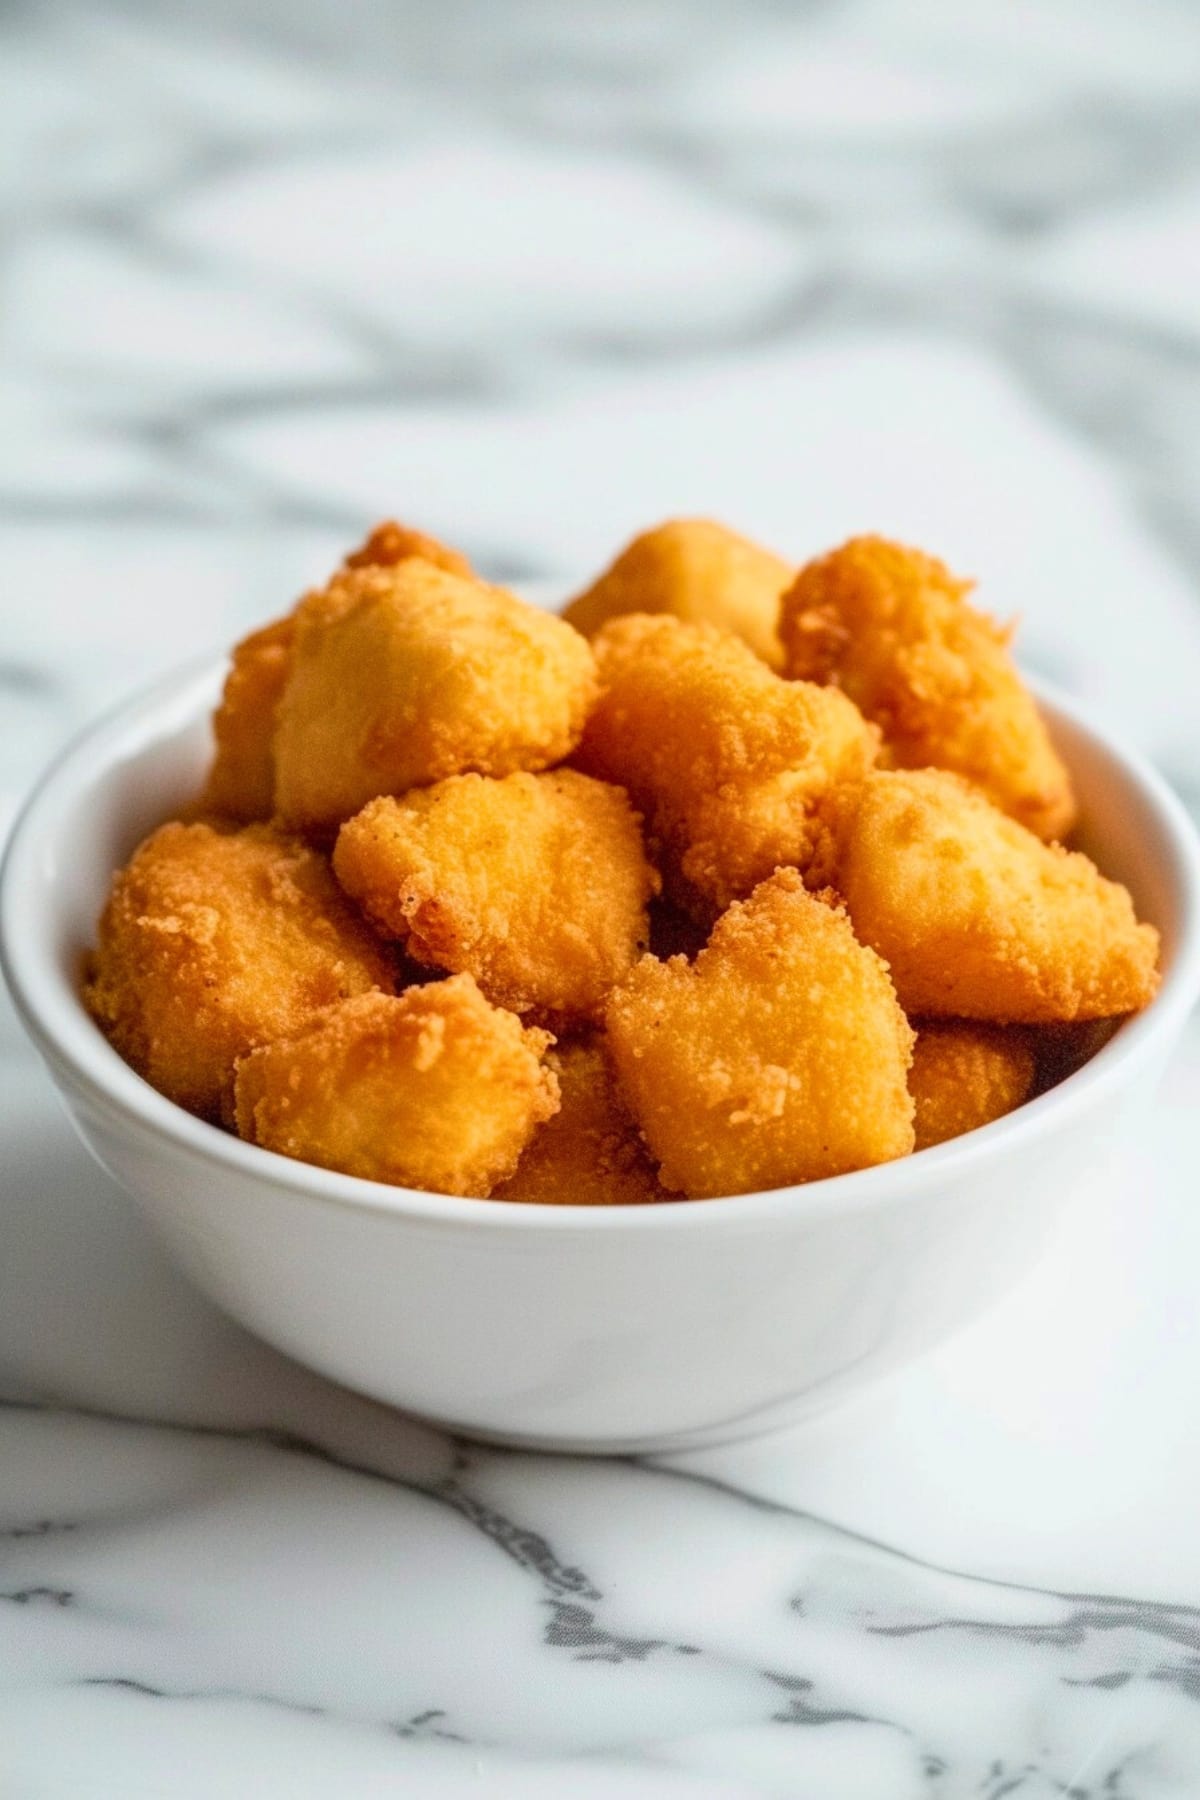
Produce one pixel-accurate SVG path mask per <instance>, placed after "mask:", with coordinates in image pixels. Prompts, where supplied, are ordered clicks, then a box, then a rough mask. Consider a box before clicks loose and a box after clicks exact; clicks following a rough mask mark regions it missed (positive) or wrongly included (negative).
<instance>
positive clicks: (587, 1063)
mask: <svg viewBox="0 0 1200 1800" xmlns="http://www.w3.org/2000/svg"><path fill="white" fill-rule="evenodd" d="M546 1063H547V1066H548V1067H549V1068H551V1069H553V1070H554V1073H555V1074H556V1075H557V1076H558V1085H559V1090H560V1092H561V1095H562V1105H561V1108H560V1110H559V1111H558V1112H556V1113H555V1115H554V1117H553V1118H552V1119H549V1120H547V1122H546V1124H544V1125H540V1126H539V1127H538V1129H537V1131H536V1132H535V1134H534V1137H533V1141H532V1142H531V1144H530V1145H529V1148H528V1149H527V1150H526V1152H525V1154H524V1156H523V1157H522V1158H521V1160H520V1162H519V1163H518V1164H517V1172H516V1174H515V1175H514V1176H513V1178H512V1180H511V1181H506V1182H504V1183H503V1184H502V1186H500V1187H498V1188H497V1189H496V1190H495V1192H494V1194H493V1196H492V1198H493V1199H495V1200H528V1201H533V1202H534V1203H535V1204H537V1205H539V1206H641V1205H645V1204H646V1203H647V1202H649V1201H655V1200H669V1199H671V1198H672V1196H671V1195H670V1194H668V1193H666V1192H665V1190H664V1189H663V1188H661V1187H660V1186H659V1184H658V1177H657V1176H656V1175H655V1173H654V1165H653V1163H652V1162H651V1161H650V1158H649V1157H648V1156H647V1154H646V1151H645V1147H644V1145H643V1144H642V1142H641V1139H640V1138H639V1137H638V1133H637V1127H636V1126H635V1125H634V1123H633V1120H632V1119H631V1118H630V1116H629V1113H628V1111H627V1110H626V1108H625V1106H624V1104H623V1102H622V1100H621V1097H620V1095H619V1093H618V1092H617V1086H616V1082H615V1081H614V1079H613V1075H612V1071H611V1070H610V1068H609V1066H608V1061H607V1058H606V1057H605V1054H604V1046H603V1043H602V1042H601V1041H600V1040H599V1039H595V1040H592V1041H590V1042H580V1043H574V1044H564V1045H563V1046H562V1047H561V1048H560V1049H557V1050H551V1051H550V1053H549V1054H548V1056H547V1057H546Z"/></svg>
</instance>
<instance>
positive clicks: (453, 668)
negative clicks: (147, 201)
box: [275, 557, 596, 828]
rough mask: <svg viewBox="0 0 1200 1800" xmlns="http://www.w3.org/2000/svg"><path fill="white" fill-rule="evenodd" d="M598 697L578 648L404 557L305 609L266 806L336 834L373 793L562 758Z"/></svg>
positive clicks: (473, 588)
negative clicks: (272, 793)
mask: <svg viewBox="0 0 1200 1800" xmlns="http://www.w3.org/2000/svg"><path fill="white" fill-rule="evenodd" d="M595 689H596V674H595V663H594V660H593V657H592V652H591V649H590V648H589V646H588V644H587V642H586V640H585V639H584V638H582V637H580V635H579V633H578V632H577V631H576V630H575V629H574V628H573V627H572V626H570V625H566V624H564V623H563V621H562V620H561V619H557V618H554V617H553V616H552V615H551V614H549V613H544V612H539V611H538V609H537V608H536V607H533V606H526V605H525V604H524V603H523V602H522V601H520V600H518V599H516V598H515V596H514V595H512V594H508V593H505V592H504V590H503V589H501V588H495V587H487V586H485V585H484V584H483V583H482V582H479V581H473V580H467V579H465V578H464V577H462V576H459V575H452V574H450V573H449V572H448V571H447V570H445V569H438V568H435V567H434V566H433V564H432V563H427V562H423V561H421V559H420V558H418V557H410V558H408V559H407V560H405V561H403V562H400V563H398V564H396V566H395V567H394V568H382V567H378V566H370V567H367V568H361V569H349V570H346V571H345V572H344V573H343V574H341V575H338V576H336V577H335V578H334V580H333V581H332V582H331V583H330V584H329V587H328V588H326V589H325V590H323V591H322V592H321V593H318V594H314V595H311V596H310V597H309V598H308V599H307V600H305V601H304V602H302V604H301V606H300V609H299V612H298V613H297V617H296V642H295V651H294V659H293V664H292V670H291V674H290V676H289V678H288V683H287V687H286V688H285V690H284V694H283V698H282V700H281V701H280V703H279V708H278V714H277V719H278V723H277V728H276V733H275V800H276V805H277V806H278V808H279V811H280V812H281V813H282V814H283V816H284V817H285V818H286V819H287V820H288V821H289V822H291V823H293V824H296V825H301V826H304V827H308V828H321V827H325V828H328V827H332V826H336V825H340V824H341V823H342V822H343V821H344V820H345V819H348V818H350V817H351V815H352V814H354V813H356V812H358V811H359V810H360V809H361V808H362V807H363V806H365V805H366V803H367V801H368V800H373V799H374V798H375V797H376V796H377V795H379V794H399V793H404V792H406V791H407V790H408V789H409V788H412V787H423V786H426V785H428V784H429V783H432V782H434V781H440V780H442V779H444V778H445V777H446V776H448V775H459V774H464V773H466V772H467V771H469V770H473V771H475V772H477V773H480V774H484V775H507V774H510V773H511V772H513V771H514V770H518V769H529V770H537V769H543V768H546V767H548V766H549V765H551V764H553V763H556V762H560V761H561V760H562V759H563V757H565V756H566V755H567V754H568V753H569V752H570V751H571V750H572V749H573V748H574V747H575V745H576V744H577V743H578V741H579V737H580V733H581V732H582V730H583V723H584V719H585V718H586V716H587V711H588V708H589V706H590V705H591V703H592V699H593V696H594V694H595Z"/></svg>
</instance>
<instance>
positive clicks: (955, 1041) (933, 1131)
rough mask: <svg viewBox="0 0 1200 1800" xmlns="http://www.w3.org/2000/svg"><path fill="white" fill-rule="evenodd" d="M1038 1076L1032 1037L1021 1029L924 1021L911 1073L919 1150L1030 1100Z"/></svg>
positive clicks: (916, 1044)
mask: <svg viewBox="0 0 1200 1800" xmlns="http://www.w3.org/2000/svg"><path fill="white" fill-rule="evenodd" d="M1036 1073H1037V1061H1036V1058H1035V1056H1034V1052H1033V1045H1032V1043H1031V1042H1030V1037H1029V1033H1028V1032H1025V1031H1022V1030H1021V1029H1020V1027H1019V1026H1016V1027H1010V1028H1008V1029H1005V1027H1003V1026H999V1025H973V1024H968V1023H967V1022H966V1021H964V1020H962V1019H945V1020H942V1021H940V1022H935V1021H932V1020H927V1021H923V1022H922V1023H921V1024H919V1025H918V1027H917V1041H916V1043H915V1044H914V1046H913V1060H912V1068H911V1069H910V1070H909V1071H908V1089H909V1092H910V1094H911V1095H912V1097H913V1102H914V1104H915V1106H916V1109H917V1110H916V1131H917V1143H916V1147H917V1149H918V1150H928V1149H929V1148H930V1146H931V1145H933V1144H942V1143H945V1141H946V1140H947V1138H955V1137H961V1136H962V1134H963V1132H964V1131H974V1130H976V1128H977V1127H978V1126H980V1125H990V1124H991V1122H992V1120H993V1119H1002V1118H1003V1117H1004V1115H1005V1113H1010V1112H1012V1111H1013V1110H1014V1108H1016V1107H1018V1106H1021V1105H1023V1104H1024V1102H1025V1101H1026V1100H1028V1098H1029V1096H1030V1094H1031V1092H1032V1091H1033V1084H1034V1078H1035V1075H1036Z"/></svg>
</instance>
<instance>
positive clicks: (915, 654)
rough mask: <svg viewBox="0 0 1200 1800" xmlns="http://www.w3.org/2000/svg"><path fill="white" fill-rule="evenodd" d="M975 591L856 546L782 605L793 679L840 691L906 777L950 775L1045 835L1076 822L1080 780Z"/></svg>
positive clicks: (884, 545) (889, 548)
mask: <svg viewBox="0 0 1200 1800" xmlns="http://www.w3.org/2000/svg"><path fill="white" fill-rule="evenodd" d="M972 586H973V583H971V582H969V581H960V580H958V579H957V577H955V576H953V575H952V574H951V573H950V571H949V570H948V569H947V568H946V567H945V565H944V564H943V563H940V562H938V561H936V560H935V558H933V557H931V556H925V555H923V554H922V553H921V552H920V551H919V550H908V549H905V548H904V547H903V546H902V545H900V544H892V543H889V542H888V541H887V540H886V539H885V538H880V537H860V538H852V539H851V541H850V542H849V543H848V544H843V545H842V547H841V549H840V550H834V551H831V552H830V554H829V555H828V556H822V557H819V558H818V559H817V560H816V561H815V562H810V563H809V564H807V566H806V567H805V568H803V569H801V571H800V573H799V575H797V577H796V579H795V582H794V583H793V585H792V586H791V587H790V588H789V589H788V591H787V593H786V594H785V595H784V596H783V604H782V610H781V614H780V636H781V637H782V639H783V645H784V651H785V654H786V658H787V663H786V667H787V673H788V674H789V675H793V676H799V677H803V678H804V679H805V680H807V681H819V682H832V683H834V684H836V685H837V686H838V687H840V688H842V689H843V691H844V692H845V693H847V694H849V696H850V698H851V699H852V700H854V701H855V702H856V703H857V705H858V706H859V707H860V708H861V709H862V711H863V712H864V713H865V714H866V716H867V718H868V719H873V720H875V722H876V723H877V724H878V725H879V726H881V727H882V730H883V736H884V744H885V750H886V753H887V754H888V759H889V760H890V761H891V762H892V763H893V764H895V765H896V766H898V767H900V768H905V769H923V768H938V769H952V770H954V771H955V772H956V773H957V774H959V775H965V776H966V777H967V778H968V779H969V780H971V781H974V782H976V783H977V784H978V785H979V786H980V787H981V788H982V789H983V790H984V792H985V793H986V794H987V795H988V796H989V798H990V799H992V800H993V801H994V802H995V804H996V805H997V806H998V807H999V808H1000V809H1001V811H1002V812H1006V813H1009V814H1011V815H1012V817H1013V818H1014V819H1019V820H1020V822H1021V823H1022V824H1023V825H1027V826H1028V827H1029V829H1030V830H1031V831H1033V832H1036V834H1037V836H1038V837H1041V838H1060V837H1062V836H1064V835H1065V833H1066V832H1067V831H1069V830H1070V828H1071V825H1072V823H1073V822H1074V818H1075V801H1074V797H1073V795H1072V792H1071V780H1070V777H1069V775H1068V774H1067V771H1066V769H1065V768H1064V766H1063V764H1062V763H1061V761H1060V760H1059V758H1058V756H1057V755H1056V754H1055V751H1054V748H1053V746H1052V744H1051V742H1050V738H1049V735H1048V734H1047V731H1046V727H1045V726H1044V725H1043V723H1042V720H1041V717H1040V715H1039V713H1038V711H1037V708H1036V706H1035V705H1034V702H1033V697H1032V695H1031V694H1030V693H1029V692H1028V690H1027V689H1026V687H1025V685H1024V683H1023V682H1022V680H1021V677H1020V675H1019V674H1018V673H1017V669H1016V666H1015V664H1014V663H1013V660H1012V657H1011V655H1010V654H1009V648H1008V643H1009V636H1010V633H1009V632H1007V631H1004V630H1002V629H1001V628H1000V627H999V626H998V625H996V623H995V622H994V621H993V620H992V619H989V618H988V617H987V616H986V615H985V614H984V613H981V612H977V611H976V610H975V609H974V607H972V606H969V605H968V604H967V601H966V598H965V596H966V595H967V594H968V593H969V592H970V591H971V588H972Z"/></svg>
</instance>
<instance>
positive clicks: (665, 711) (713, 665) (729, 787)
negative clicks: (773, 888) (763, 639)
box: [576, 613, 878, 921]
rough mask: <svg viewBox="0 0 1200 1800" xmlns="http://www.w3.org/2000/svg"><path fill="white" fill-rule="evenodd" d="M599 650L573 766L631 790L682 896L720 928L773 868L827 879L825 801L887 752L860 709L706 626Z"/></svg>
mask: <svg viewBox="0 0 1200 1800" xmlns="http://www.w3.org/2000/svg"><path fill="white" fill-rule="evenodd" d="M594 647H595V651H596V658H597V663H598V666H599V669H600V678H601V694H600V698H599V700H598V701H597V703H596V706H595V708H594V709H593V711H592V714H591V716H590V718H589V720H588V724H587V728H586V730H585V733H584V738H583V743H582V745H581V746H580V749H579V752H578V755H577V757H576V761H577V762H578V764H579V766H580V767H581V768H584V769H586V770H587V771H588V773H589V774H593V775H599V776H601V777H602V778H603V779H605V780H607V781H616V782H619V783H620V784H621V785H622V786H624V787H625V788H627V789H628V790H629V793H630V794H631V796H632V798H633V801H634V804H635V805H636V806H638V807H640V808H641V809H642V810H643V812H644V813H645V814H646V816H647V818H648V820H649V823H650V830H651V833H652V834H653V836H654V837H655V839H656V840H658V841H660V842H661V844H662V846H663V850H664V856H665V866H666V869H667V872H668V874H669V876H670V879H671V885H672V892H673V897H674V898H675V899H677V900H679V901H680V902H681V903H683V904H684V905H685V906H686V907H687V908H688V910H690V911H693V912H694V913H696V915H697V916H698V917H703V918H704V919H705V920H706V921H711V920H712V919H713V918H714V917H715V916H716V915H717V914H718V913H719V912H721V911H723V910H724V908H725V907H726V906H727V905H728V904H729V902H730V901H731V900H735V899H739V898H741V897H743V896H744V895H746V894H748V893H749V892H750V891H751V889H752V888H753V887H755V886H756V884H757V883H758V882H760V881H762V880H764V879H765V878H766V877H767V876H768V875H770V874H771V873H772V871H773V870H775V869H776V868H779V867H783V866H792V867H795V868H798V869H800V870H802V871H803V872H805V873H806V874H807V875H808V876H809V879H810V885H813V886H819V885H820V884H821V883H822V882H823V881H826V880H827V879H828V868H827V866H826V865H827V863H828V861H829V854H830V851H831V846H832V839H831V837H830V833H829V830H828V825H827V821H826V817H825V805H826V801H827V800H828V797H829V795H830V793H831V791H832V790H833V789H835V788H836V787H838V786H839V785H841V784H844V783H848V782H855V781H858V780H860V779H861V778H862V776H863V775H864V774H865V773H866V771H867V769H869V768H870V767H871V764H872V762H873V761H874V758H875V752H876V747H877V743H878V733H877V731H876V729H875V727H874V726H871V725H868V724H867V723H866V722H865V721H864V719H863V718H862V716H861V714H860V713H859V712H858V709H857V708H856V707H855V706H854V704H853V703H852V702H851V701H849V700H848V699H847V698H846V696H845V695H844V694H841V693H839V692H838V691H837V690H836V689H835V688H820V687H815V686H813V685H812V683H810V682H803V681H784V680H783V679H782V678H781V677H780V676H778V675H775V674H773V673H772V672H771V670H770V669H768V668H767V667H766V666H765V664H764V663H762V662H761V661H760V660H759V658H758V657H757V656H755V655H754V653H753V652H752V651H751V650H748V649H747V648H746V646H745V645H744V644H742V643H741V642H739V640H738V639H737V638H734V637H731V636H729V634H728V633H726V632H722V631H718V630H717V629H716V628H715V627H714V626H711V625H685V624H683V623H681V621H680V620H678V619H675V618H671V617H665V616H664V617H650V616H648V615H646V614H641V613H634V614H630V615H628V616H626V617H624V618H620V619H614V620H613V622H612V623H611V624H609V625H606V626H605V627H604V628H603V630H601V631H600V632H599V633H598V634H597V637H596V639H595V646H594Z"/></svg>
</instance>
